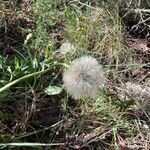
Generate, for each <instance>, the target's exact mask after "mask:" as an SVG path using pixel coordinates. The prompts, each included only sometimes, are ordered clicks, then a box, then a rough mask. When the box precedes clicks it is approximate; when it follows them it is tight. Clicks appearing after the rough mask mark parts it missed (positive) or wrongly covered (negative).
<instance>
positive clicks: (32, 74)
mask: <svg viewBox="0 0 150 150" xmlns="http://www.w3.org/2000/svg"><path fill="white" fill-rule="evenodd" d="M49 70H50V68H48V69H46V70H42V71H38V72H34V73H31V74H28V75H25V76H23V77H21V78H19V79H16V80H14V81H12V82H10V83H8V84H6V85H5V86H3V87H2V88H0V92H3V91H4V90H7V89H9V88H10V87H11V86H13V85H14V84H16V83H18V82H20V81H22V80H25V79H27V78H30V77H33V76H37V75H40V74H43V73H46V72H47V71H49Z"/></svg>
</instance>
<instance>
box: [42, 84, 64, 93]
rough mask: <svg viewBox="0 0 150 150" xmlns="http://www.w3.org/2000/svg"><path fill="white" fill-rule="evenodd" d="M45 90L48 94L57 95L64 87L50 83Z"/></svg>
mask: <svg viewBox="0 0 150 150" xmlns="http://www.w3.org/2000/svg"><path fill="white" fill-rule="evenodd" d="M44 91H45V93H46V94H48V95H57V94H60V93H61V92H62V87H58V86H51V85H50V86H48V87H47V88H46V89H45V90H44Z"/></svg>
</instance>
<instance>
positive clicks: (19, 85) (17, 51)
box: [0, 0, 150, 150]
mask: <svg viewBox="0 0 150 150" xmlns="http://www.w3.org/2000/svg"><path fill="white" fill-rule="evenodd" d="M23 2H24V4H25V6H22V7H23V8H24V7H25V8H26V11H23V8H20V7H19V6H18V5H19V4H17V2H14V1H10V2H8V3H9V4H10V5H11V6H12V7H11V8H10V9H9V11H8V10H7V9H6V8H5V7H6V6H3V5H2V4H3V2H0V4H1V5H0V6H1V7H2V8H3V9H2V11H0V13H2V14H3V15H2V16H1V17H0V19H1V20H0V21H1V24H0V34H2V35H3V36H1V35H0V46H1V43H3V42H5V45H4V46H2V50H1V49H0V149H4V148H6V147H7V148H9V149H15V148H16V147H20V146H21V147H24V146H27V147H32V148H33V149H34V148H37V149H42V148H43V147H50V148H51V149H55V148H56V149H60V148H61V147H62V149H63V146H66V147H69V148H71V147H74V148H75V147H78V146H79V147H80V148H81V149H82V148H83V147H86V146H87V147H88V146H89V148H91V149H96V148H97V149H105V148H106V147H107V148H108V149H115V150H117V149H121V148H122V149H123V146H122V145H121V144H122V143H123V142H125V141H126V142H127V143H128V144H129V147H130V146H131V148H132V146H133V145H134V146H137V145H138V144H137V142H138V141H139V142H141V140H140V139H138V138H137V136H141V137H142V138H143V139H144V140H145V141H146V142H147V143H148V142H149V138H150V137H149V134H148V133H149V130H150V129H149V123H150V120H149V111H147V110H145V108H142V109H140V110H135V105H138V103H137V102H136V100H134V97H132V96H131V98H130V100H129V101H124V100H123V99H121V98H120V97H119V96H118V95H119V94H118V91H116V90H115V89H114V87H120V86H121V84H123V83H125V82H127V81H132V80H134V78H133V76H132V74H130V72H132V70H133V69H140V68H143V67H145V68H148V66H149V63H145V62H143V63H139V62H136V61H134V60H133V61H130V60H131V59H132V58H136V57H137V56H138V54H136V53H134V52H133V51H131V50H129V49H128V48H127V47H126V46H125V45H124V44H123V40H124V36H123V34H124V33H123V32H124V30H123V29H124V26H123V24H122V20H121V18H120V16H119V5H120V3H121V2H120V1H119V0H118V1H116V3H115V4H114V2H113V1H111V0H109V1H100V2H99V1H98V0H94V1H91V0H87V1H85V0H82V1H81V2H78V1H75V2H72V3H69V2H68V4H67V2H65V1H61V0H55V1H49V0H26V1H25V0H24V1H23ZM11 18H15V19H16V20H17V21H13V19H11ZM19 19H20V20H19ZM22 22H23V24H22ZM24 24H28V25H24ZM4 29H6V31H5V32H4ZM9 29H13V30H14V32H11V31H10V30H9ZM31 33H32V36H31V37H30V39H28V41H26V42H25V40H26V39H27V36H28V35H29V34H31ZM12 34H14V35H15V36H14V35H12ZM20 34H21V35H20ZM4 35H5V36H4ZM9 37H17V38H14V39H11V40H10V39H9ZM14 40H18V41H19V42H16V43H15V44H14V43H13V41H14ZM65 41H69V42H71V43H72V44H73V45H74V46H75V47H76V51H75V53H73V54H67V55H63V54H61V53H57V50H58V49H59V47H60V45H61V44H62V43H63V42H65ZM82 55H91V56H93V57H95V58H97V60H98V61H99V62H100V63H101V64H102V66H103V67H104V71H105V76H106V78H107V83H106V86H105V88H104V90H103V91H100V94H99V96H98V97H97V98H95V99H94V100H93V101H88V102H85V101H82V100H81V101H80V100H79V101H75V100H73V99H72V98H70V97H68V95H67V93H66V91H65V90H64V89H63V83H62V74H63V71H64V69H65V68H66V67H68V65H69V63H70V61H72V60H74V59H75V58H78V57H80V56H82ZM126 74H128V75H126ZM136 80H137V82H138V81H139V79H136ZM143 82H144V81H143ZM47 87H49V90H50V92H52V93H50V92H49V93H48V92H46V90H45V89H46V88H47ZM59 88H61V90H60V89H59ZM85 106H86V109H85ZM57 109H58V112H57ZM55 111H56V112H55ZM59 111H60V112H59ZM136 111H138V112H137V114H136ZM41 116H42V117H41ZM146 125H147V126H148V128H145V126H146ZM133 140H135V143H133ZM146 142H145V143H146ZM141 143H142V142H141ZM148 144H149V145H150V143H148ZM148 144H147V145H148ZM141 145H142V144H141ZM145 147H146V146H145ZM43 149H44V148H43Z"/></svg>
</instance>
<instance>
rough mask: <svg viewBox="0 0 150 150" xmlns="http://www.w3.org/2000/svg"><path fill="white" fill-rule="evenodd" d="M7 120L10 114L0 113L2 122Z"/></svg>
mask: <svg viewBox="0 0 150 150" xmlns="http://www.w3.org/2000/svg"><path fill="white" fill-rule="evenodd" d="M6 119H8V113H6V112H3V111H0V120H1V121H5V120H6Z"/></svg>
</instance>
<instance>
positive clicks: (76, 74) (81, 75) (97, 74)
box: [63, 56, 105, 99]
mask: <svg viewBox="0 0 150 150" xmlns="http://www.w3.org/2000/svg"><path fill="white" fill-rule="evenodd" d="M104 81H105V80H104V77H103V70H102V67H101V66H100V65H99V63H98V62H97V60H96V59H95V58H93V57H91V56H82V57H80V58H77V59H75V60H73V61H72V63H71V65H70V67H69V68H68V69H67V70H66V71H65V72H64V74H63V82H64V86H65V88H66V90H67V92H68V93H69V94H70V95H71V96H72V97H73V98H75V99H81V98H84V99H85V98H94V97H95V96H96V95H97V94H98V91H99V90H100V89H101V88H102V87H103V85H104Z"/></svg>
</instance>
